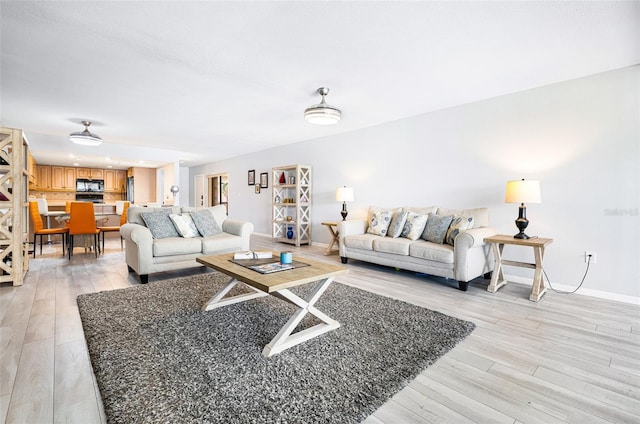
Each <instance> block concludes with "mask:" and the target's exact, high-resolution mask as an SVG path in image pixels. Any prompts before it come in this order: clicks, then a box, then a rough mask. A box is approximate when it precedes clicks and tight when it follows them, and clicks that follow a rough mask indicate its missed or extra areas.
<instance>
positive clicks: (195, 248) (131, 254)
mask: <svg viewBox="0 0 640 424" xmlns="http://www.w3.org/2000/svg"><path fill="white" fill-rule="evenodd" d="M204 210H205V211H208V212H210V213H211V214H212V215H213V218H214V220H215V222H216V224H217V225H218V226H219V229H221V230H222V231H221V232H219V233H218V234H215V235H208V236H206V237H202V236H201V235H197V236H195V237H181V236H180V234H179V233H178V234H176V235H177V236H170V237H162V238H154V237H153V235H152V231H151V230H150V229H149V228H148V227H147V224H146V223H145V220H144V219H143V216H142V214H143V213H150V212H159V213H165V214H168V213H173V214H178V215H179V214H183V213H185V214H186V213H193V212H196V209H195V208H188V207H180V206H172V207H170V208H148V207H147V208H145V207H130V208H129V209H128V210H127V223H126V224H125V225H123V226H122V227H121V228H120V234H121V235H122V237H123V238H124V240H125V257H126V262H127V267H128V269H129V272H135V273H137V274H138V275H139V276H140V282H141V283H143V284H145V283H147V282H148V281H149V274H152V273H154V272H162V271H170V270H174V269H180V268H190V267H197V266H202V265H201V264H199V263H198V262H196V258H197V257H198V256H201V255H215V254H220V253H228V252H238V251H242V250H249V241H250V237H251V234H252V233H253V224H252V223H250V222H244V221H238V220H234V219H229V218H227V214H226V208H225V206H224V205H219V206H214V207H212V208H206V209H204ZM200 211H202V209H201V210H200ZM156 235H157V233H156Z"/></svg>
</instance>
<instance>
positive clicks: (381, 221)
mask: <svg viewBox="0 0 640 424" xmlns="http://www.w3.org/2000/svg"><path fill="white" fill-rule="evenodd" d="M391 217H392V212H391V211H389V210H384V209H381V210H377V211H374V212H373V213H372V214H371V219H370V220H369V228H367V233H369V234H373V235H376V236H383V237H384V236H386V235H387V230H388V229H389V224H391Z"/></svg>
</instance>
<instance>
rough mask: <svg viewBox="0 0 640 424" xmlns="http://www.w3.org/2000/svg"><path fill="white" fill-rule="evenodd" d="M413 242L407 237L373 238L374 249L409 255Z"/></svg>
mask: <svg viewBox="0 0 640 424" xmlns="http://www.w3.org/2000/svg"><path fill="white" fill-rule="evenodd" d="M411 243H412V241H411V240H409V239H406V238H390V237H378V238H376V239H374V240H373V250H374V251H376V252H385V253H393V254H395V255H404V256H407V255H409V246H410V245H411Z"/></svg>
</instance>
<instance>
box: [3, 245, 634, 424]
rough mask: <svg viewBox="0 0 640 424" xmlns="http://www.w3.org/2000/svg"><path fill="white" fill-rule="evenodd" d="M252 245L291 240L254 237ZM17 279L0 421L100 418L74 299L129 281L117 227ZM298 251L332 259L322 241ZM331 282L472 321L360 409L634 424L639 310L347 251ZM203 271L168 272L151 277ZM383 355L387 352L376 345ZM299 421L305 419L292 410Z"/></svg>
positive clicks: (380, 414)
mask: <svg viewBox="0 0 640 424" xmlns="http://www.w3.org/2000/svg"><path fill="white" fill-rule="evenodd" d="M252 247H253V248H254V249H260V250H263V249H272V250H276V251H277V250H283V249H286V250H292V246H289V245H279V244H276V245H273V244H272V243H271V240H270V239H267V238H264V237H259V236H254V237H253V238H252ZM45 249H46V251H45V252H44V255H43V256H40V255H38V256H37V258H36V259H35V260H31V261H30V270H29V272H28V273H27V276H26V279H25V283H24V285H23V286H22V287H15V288H14V287H12V286H11V285H10V283H2V284H0V423H10V424H17V423H21V424H22V423H28V424H40V423H42V424H46V423H62V422H64V423H78V424H92V423H96V424H97V423H106V418H105V416H104V412H103V409H102V404H101V400H100V394H99V392H98V389H97V386H96V383H95V378H94V376H93V372H92V370H91V364H90V362H89V357H88V353H87V348H86V345H85V341H84V334H83V331H82V325H81V322H80V318H79V315H78V308H77V304H76V296H77V295H79V294H81V293H91V292H96V291H101V290H113V289H119V288H125V287H130V286H135V285H138V284H139V283H138V281H137V280H136V279H135V277H134V276H133V275H132V274H129V273H128V272H127V267H126V265H125V263H124V252H123V251H122V250H120V241H119V239H118V238H115V237H114V238H112V239H108V240H107V246H106V253H105V254H104V255H102V256H100V257H99V258H98V259H96V258H95V257H94V256H93V254H90V253H89V254H84V253H82V251H81V250H79V249H78V250H76V252H75V254H74V256H73V259H72V260H71V261H68V260H67V259H66V258H63V257H62V255H61V253H60V246H59V245H53V246H47V247H46V248H45ZM293 251H294V256H295V255H297V254H300V255H305V256H308V257H312V258H315V259H318V260H323V261H328V262H334V263H339V258H338V257H337V256H335V255H333V256H324V255H323V252H324V247H321V246H312V247H300V248H293ZM348 267H349V268H350V272H349V273H348V274H347V275H345V276H341V277H340V278H338V279H337V281H339V282H341V283H344V284H349V285H352V286H355V287H359V288H361V289H364V290H368V291H371V292H374V293H378V294H381V295H384V296H389V297H393V298H396V299H400V300H404V301H406V302H410V303H414V304H417V305H420V306H423V307H425V308H430V309H434V310H438V311H441V312H443V313H446V314H448V315H453V316H455V317H458V318H461V319H465V320H469V321H472V322H474V323H475V324H476V326H477V328H476V330H475V331H474V332H473V333H472V334H471V336H469V337H468V338H467V339H465V340H464V341H463V342H461V343H460V344H458V346H456V348H454V349H453V350H452V351H451V352H449V354H447V355H445V356H444V357H443V358H441V359H440V360H439V361H438V362H437V363H435V364H434V365H433V366H431V367H429V368H428V369H427V370H425V371H424V372H423V373H422V374H421V375H419V376H418V377H417V378H416V379H415V380H414V381H412V382H411V383H410V384H409V385H408V386H407V387H406V388H405V389H404V390H402V391H401V392H399V393H398V394H396V395H395V396H394V397H393V398H392V399H390V400H389V401H388V402H387V403H385V404H384V405H383V406H382V407H380V408H379V409H378V410H377V411H376V412H375V413H374V414H373V415H372V416H370V417H369V418H367V419H366V420H365V423H368V424H381V423H386V424H392V423H393V424H396V423H436V422H437V423H638V422H640V307H638V306H634V305H628V304H623V303H619V302H613V301H608V300H602V299H595V298H589V297H585V296H580V295H575V294H574V295H563V294H557V293H554V292H548V293H547V294H546V295H545V296H544V298H543V299H542V300H541V301H540V302H538V303H533V302H530V301H529V300H528V296H529V292H530V287H527V286H523V285H516V284H508V285H507V286H505V287H503V288H502V289H500V291H498V292H497V293H495V294H491V293H488V292H487V291H486V288H487V285H488V283H489V281H488V280H483V279H478V280H476V281H474V282H472V283H471V284H470V287H469V291H467V292H461V291H459V290H457V288H456V287H457V284H455V283H454V282H452V281H449V280H446V279H442V278H436V277H430V276H424V275H417V274H415V273H411V272H405V271H397V270H394V269H392V268H385V267H380V266H376V265H372V264H366V263H364V262H357V261H350V263H349V265H348ZM201 272H206V271H205V270H204V269H203V268H201V267H197V268H193V269H191V270H184V271H177V272H166V273H161V274H155V275H152V276H151V277H150V284H153V282H154V281H159V280H164V279H169V278H174V277H178V276H182V275H191V274H196V273H201ZM381 354H384V352H381ZM301 422H304V417H301Z"/></svg>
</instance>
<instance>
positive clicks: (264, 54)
mask: <svg viewBox="0 0 640 424" xmlns="http://www.w3.org/2000/svg"><path fill="white" fill-rule="evenodd" d="M0 15H1V16H0V19H1V21H0V23H1V39H0V43H1V44H0V45H1V60H2V63H1V69H0V72H1V74H0V79H1V81H0V89H1V92H0V99H1V100H0V121H1V123H2V125H4V126H9V127H15V128H22V129H24V130H25V132H26V134H27V136H28V139H29V141H30V144H31V147H32V151H33V153H34V156H35V158H36V160H37V161H38V162H40V163H55V164H62V165H66V164H71V163H73V161H74V160H76V161H79V163H80V164H81V166H104V165H105V164H106V162H105V157H107V156H108V157H111V159H112V164H114V165H115V167H118V168H125V167H128V166H155V165H157V164H164V163H168V162H175V161H177V160H178V159H179V160H181V161H184V162H183V165H184V166H189V165H194V164H200V163H205V162H212V161H216V160H221V159H225V158H229V157H233V156H237V155H242V154H245V153H250V152H255V151H259V150H263V149H268V148H271V147H274V146H280V145H286V144H290V143H295V142H298V141H302V140H308V139H313V138H317V137H323V136H326V135H331V134H336V133H341V132H347V131H353V130H356V129H359V128H364V127H369V126H373V125H377V124H380V123H383V122H388V121H393V120H397V119H402V118H406V117H410V116H415V115H419V114H422V113H426V112H430V111H434V110H438V109H443V108H448V107H452V106H456V105H460V104H464V103H469V102H473V101H477V100H481V99H486V98H490V97H495V96H498V95H502V94H506V93H512V92H516V91H521V90H526V89H529V88H533V87H539V86H543V85H547V84H552V83H556V82H560V81H565V80H570V79H574V78H579V77H582V76H586V75H591V74H595V73H599V72H603V71H608V70H612V69H618V68H622V67H626V66H631V65H634V64H638V63H640V41H639V40H640V2H638V1H630V2H611V1H602V2H557V1H556V2H546V1H545V2H479V1H478V2H327V1H311V2H282V1H277V2H276V1H273V2H272V1H262V2H206V1H204V2H183V1H166V2H146V1H145V2H137V1H136V2H115V1H112V2H82V1H75V2H74V1H64V2H61V1H47V2H33V1H2V2H0ZM320 86H327V87H330V88H331V93H330V94H329V96H328V97H327V102H328V103H329V104H331V105H333V106H336V107H338V108H340V109H342V111H343V119H342V121H341V122H340V123H339V124H338V125H335V126H330V127H321V126H314V125H311V124H308V123H306V122H305V121H304V119H303V111H304V109H305V108H306V107H308V106H310V105H312V104H316V103H318V102H319V100H320V99H319V96H318V95H317V94H316V93H315V91H316V89H317V88H318V87H320ZM85 119H88V120H91V121H94V125H93V126H92V127H91V131H92V132H94V133H96V134H98V135H100V136H101V137H102V139H103V140H104V143H103V145H102V146H100V147H97V148H96V147H85V146H76V145H73V144H71V143H70V142H69V141H68V134H69V133H70V132H75V131H80V130H82V129H83V127H82V125H81V124H80V121H82V120H85ZM70 154H74V155H76V158H75V159H72V158H70ZM78 158H79V159H78ZM139 160H144V161H146V162H145V164H142V165H140V164H139V163H138V161H139Z"/></svg>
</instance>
